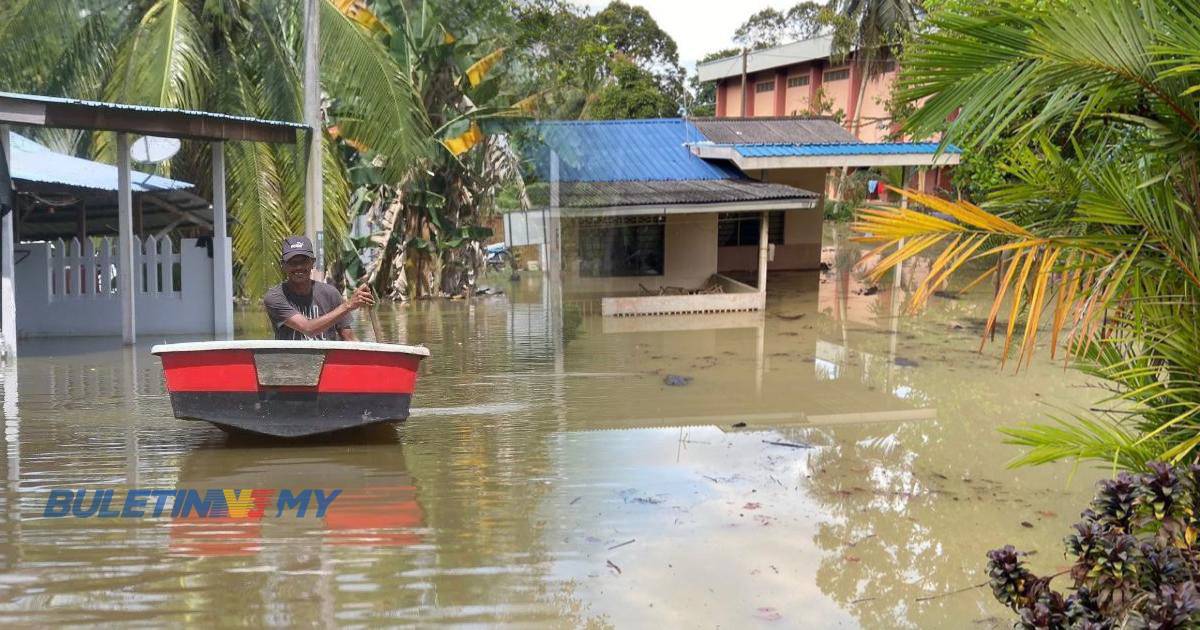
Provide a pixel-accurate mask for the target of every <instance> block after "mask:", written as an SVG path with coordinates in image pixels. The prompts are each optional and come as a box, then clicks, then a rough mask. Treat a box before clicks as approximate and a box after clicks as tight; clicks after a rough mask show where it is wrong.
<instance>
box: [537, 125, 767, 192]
mask: <svg viewBox="0 0 1200 630" xmlns="http://www.w3.org/2000/svg"><path fill="white" fill-rule="evenodd" d="M537 130H538V131H539V132H540V134H541V139H542V140H543V142H544V143H545V145H546V146H547V147H549V148H551V149H553V150H554V151H556V152H557V153H558V157H559V181H563V182H618V181H669V180H721V179H743V178H744V176H743V175H742V174H741V172H740V171H738V170H737V169H736V168H734V167H732V166H729V165H725V164H715V163H711V162H706V161H705V160H702V159H700V158H698V157H696V156H695V155H692V152H691V151H689V150H688V148H687V147H686V146H684V144H685V143H688V142H697V141H702V140H704V139H705V138H704V136H703V135H702V134H701V133H700V131H699V130H698V129H697V128H696V127H695V126H694V125H692V124H691V123H690V122H687V121H684V120H683V119H681V118H661V119H652V120H590V121H554V122H541V123H538V124H537ZM538 164H539V171H541V174H542V176H543V177H545V178H546V179H549V176H548V175H549V173H548V170H549V169H548V168H547V167H546V160H545V158H544V156H542V159H540V160H538Z"/></svg>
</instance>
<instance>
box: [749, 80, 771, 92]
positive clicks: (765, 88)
mask: <svg viewBox="0 0 1200 630" xmlns="http://www.w3.org/2000/svg"><path fill="white" fill-rule="evenodd" d="M754 91H755V93H758V94H761V93H763V92H774V91H775V82H774V81H761V82H759V83H755V84H754Z"/></svg>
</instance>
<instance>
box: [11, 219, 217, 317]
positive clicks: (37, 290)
mask: <svg viewBox="0 0 1200 630" xmlns="http://www.w3.org/2000/svg"><path fill="white" fill-rule="evenodd" d="M137 245H138V246H137V247H135V248H134V268H133V272H134V279H133V286H134V290H135V291H136V292H137V296H136V297H135V305H136V320H137V329H138V332H144V333H151V334H153V333H158V334H187V333H212V330H213V302H212V300H213V284H212V283H213V261H212V258H211V254H210V253H209V252H210V248H209V246H208V243H207V242H205V241H201V240H198V239H183V240H182V241H180V247H179V252H176V251H175V247H174V243H173V242H172V241H171V239H169V238H166V237H163V238H155V237H153V236H151V237H147V238H146V239H145V241H140V242H138V244H137ZM13 259H14V262H15V263H16V276H17V282H16V285H17V287H16V289H17V333H18V334H19V335H22V336H58V335H119V334H121V307H120V303H119V301H118V299H117V296H118V295H119V294H120V292H121V291H122V287H121V286H120V283H119V281H118V278H119V273H118V271H119V267H120V259H119V256H118V251H117V240H116V239H114V238H107V237H106V238H99V239H86V240H85V241H83V242H82V243H80V241H79V239H71V241H69V242H67V241H63V240H61V239H60V240H57V241H53V242H49V243H46V242H39V243H21V244H20V245H17V246H16V247H14V256H13Z"/></svg>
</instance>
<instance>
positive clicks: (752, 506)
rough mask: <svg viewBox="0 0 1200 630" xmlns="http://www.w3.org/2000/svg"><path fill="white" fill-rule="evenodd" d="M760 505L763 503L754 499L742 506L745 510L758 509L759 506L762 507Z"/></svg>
mask: <svg viewBox="0 0 1200 630" xmlns="http://www.w3.org/2000/svg"><path fill="white" fill-rule="evenodd" d="M760 507H762V504H761V503H756V502H754V501H749V502H747V503H746V505H743V506H742V509H743V510H757V509H758V508H760Z"/></svg>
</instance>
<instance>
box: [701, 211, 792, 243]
mask: <svg viewBox="0 0 1200 630" xmlns="http://www.w3.org/2000/svg"><path fill="white" fill-rule="evenodd" d="M759 217H760V214H759V213H757V212H722V213H721V214H719V215H717V247H738V246H741V245H754V246H757V245H758V228H759ZM767 241H768V242H770V243H776V244H780V243H783V211H782V210H776V211H774V212H772V213H770V215H769V216H768V218H767Z"/></svg>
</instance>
